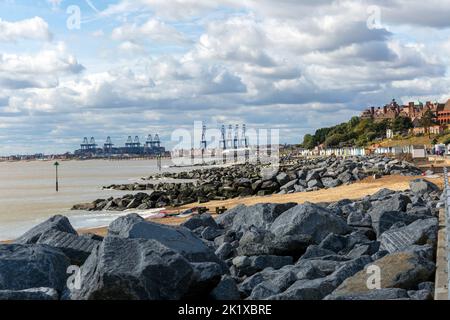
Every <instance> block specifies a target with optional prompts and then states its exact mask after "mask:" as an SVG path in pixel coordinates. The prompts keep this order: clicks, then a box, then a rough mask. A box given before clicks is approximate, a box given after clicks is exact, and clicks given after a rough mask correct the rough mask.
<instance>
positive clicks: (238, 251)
mask: <svg viewBox="0 0 450 320" xmlns="http://www.w3.org/2000/svg"><path fill="white" fill-rule="evenodd" d="M440 194H441V192H440V191H439V189H438V188H437V187H436V186H435V185H433V184H431V183H429V182H427V181H425V180H421V179H419V180H414V181H412V182H411V184H410V190H407V191H404V192H395V191H391V190H387V189H383V190H381V191H379V192H377V193H376V194H374V195H371V196H367V197H365V198H362V199H359V200H356V201H350V200H341V201H339V202H333V203H321V204H311V203H305V204H301V205H297V204H294V203H286V204H258V205H255V206H250V207H246V206H242V205H241V206H237V207H235V208H233V209H231V210H228V211H227V212H226V213H224V214H223V215H221V216H220V217H219V218H218V219H216V220H214V219H213V218H212V217H211V216H209V215H207V214H203V215H198V216H194V217H192V218H191V219H189V220H188V221H186V222H185V223H183V224H182V225H181V226H178V227H170V226H163V225H160V224H156V223H153V222H148V221H145V220H144V219H143V218H141V217H140V216H138V215H136V214H130V215H127V216H124V217H121V218H119V219H117V220H115V221H114V222H112V223H111V225H110V226H109V228H108V234H107V236H106V237H105V238H104V239H102V238H99V237H95V236H89V235H88V236H80V235H78V234H77V233H76V232H75V231H74V230H73V228H72V227H71V226H70V223H69V222H68V220H67V219H66V218H64V217H61V216H56V217H53V218H51V219H50V220H48V221H46V222H44V223H42V224H41V225H39V226H37V227H35V228H33V229H32V230H30V231H29V232H27V233H26V234H25V235H23V236H22V237H20V238H19V239H17V240H16V242H15V243H14V244H5V245H0V298H3V299H10V298H16V299H17V298H18V299H138V300H146V299H151V300H163V299H172V300H173V299H186V300H202V301H204V300H205V299H211V300H237V299H248V300H256V299H258V300H259V299H269V300H272V299H273V300H275V299H277V300H282V299H294V300H319V299H327V300H343V299H351V300H355V299H375V300H379V299H411V300H426V299H432V298H433V286H434V283H433V281H434V273H435V252H436V251H435V249H436V241H437V232H438V221H437V218H436V216H437V209H436V206H437V204H438V202H439V201H440ZM70 264H75V265H79V266H80V271H79V272H80V273H79V278H78V281H76V282H75V283H74V285H73V286H71V285H69V286H67V281H66V280H67V276H68V275H67V274H66V270H67V267H68V266H69V265H70ZM373 266H376V267H377V268H378V270H379V275H380V288H379V289H372V288H368V287H367V280H368V277H370V276H371V275H372V274H371V273H370V272H369V273H368V270H371V269H369V268H370V267H373ZM70 283H71V282H70V281H69V284H70Z"/></svg>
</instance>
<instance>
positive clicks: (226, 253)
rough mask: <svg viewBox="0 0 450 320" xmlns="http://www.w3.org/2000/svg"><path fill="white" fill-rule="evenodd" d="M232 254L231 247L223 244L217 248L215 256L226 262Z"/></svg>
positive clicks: (226, 243)
mask: <svg viewBox="0 0 450 320" xmlns="http://www.w3.org/2000/svg"><path fill="white" fill-rule="evenodd" d="M232 253H233V246H232V245H231V244H230V243H228V242H225V243H223V244H222V245H221V246H220V247H219V248H217V250H216V252H215V254H216V256H217V257H219V259H222V260H226V259H228V258H229V257H230V256H231V255H232Z"/></svg>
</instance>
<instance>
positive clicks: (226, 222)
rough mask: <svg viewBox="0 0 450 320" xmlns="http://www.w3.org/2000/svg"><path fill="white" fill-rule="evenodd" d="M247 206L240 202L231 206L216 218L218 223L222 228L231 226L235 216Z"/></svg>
mask: <svg viewBox="0 0 450 320" xmlns="http://www.w3.org/2000/svg"><path fill="white" fill-rule="evenodd" d="M246 208H247V206H245V205H243V204H240V205H238V206H236V207H234V208H231V209H229V210H227V211H225V212H224V213H222V214H221V215H219V216H218V217H217V218H216V223H217V224H218V225H219V226H220V227H222V228H229V227H231V225H232V224H233V220H234V217H235V216H236V215H237V214H238V213H239V212H241V211H243V210H245V209H246Z"/></svg>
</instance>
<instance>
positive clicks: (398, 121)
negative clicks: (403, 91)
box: [391, 117, 413, 132]
mask: <svg viewBox="0 0 450 320" xmlns="http://www.w3.org/2000/svg"><path fill="white" fill-rule="evenodd" d="M412 127H413V123H412V121H411V119H410V118H408V117H397V118H395V119H394V120H393V121H392V124H391V129H392V131H394V132H404V131H406V130H408V129H411V128H412Z"/></svg>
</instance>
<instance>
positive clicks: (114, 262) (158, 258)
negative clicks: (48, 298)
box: [70, 236, 194, 300]
mask: <svg viewBox="0 0 450 320" xmlns="http://www.w3.org/2000/svg"><path fill="white" fill-rule="evenodd" d="M193 274H194V271H193V268H192V266H191V264H190V263H189V262H188V261H187V260H186V259H185V258H184V257H183V256H182V255H180V254H179V253H177V252H176V251H174V250H172V249H170V248H168V247H166V246H165V245H163V244H161V243H160V242H158V241H155V240H150V239H126V238H119V237H111V236H108V237H106V238H105V239H104V241H103V242H102V244H101V245H100V246H99V247H97V248H95V249H94V251H93V252H92V254H91V255H90V256H89V258H88V259H87V260H86V262H85V264H84V265H83V266H82V267H81V275H80V280H81V286H80V287H79V289H77V288H75V289H73V290H72V291H71V293H70V298H71V299H75V300H178V299H181V298H183V297H184V296H185V295H186V294H188V291H189V288H190V286H191V282H192V278H193Z"/></svg>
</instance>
